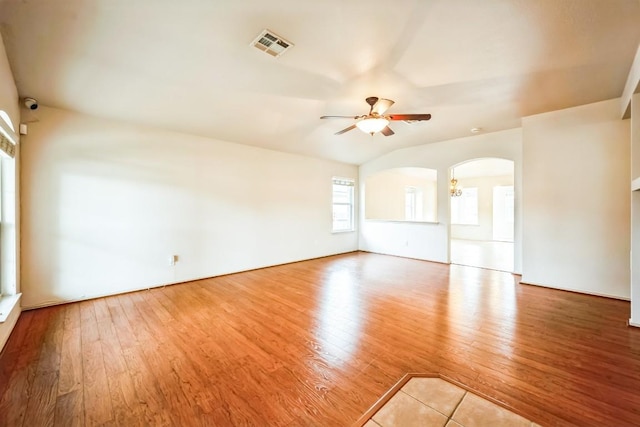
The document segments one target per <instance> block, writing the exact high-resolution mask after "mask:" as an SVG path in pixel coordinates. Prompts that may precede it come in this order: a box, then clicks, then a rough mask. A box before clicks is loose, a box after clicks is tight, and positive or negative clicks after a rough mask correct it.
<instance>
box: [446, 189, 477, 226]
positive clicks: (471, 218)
mask: <svg viewBox="0 0 640 427" xmlns="http://www.w3.org/2000/svg"><path fill="white" fill-rule="evenodd" d="M451 224H461V225H478V189H477V188H474V187H471V188H467V187H465V188H464V189H463V190H462V194H461V195H460V196H458V197H452V198H451Z"/></svg>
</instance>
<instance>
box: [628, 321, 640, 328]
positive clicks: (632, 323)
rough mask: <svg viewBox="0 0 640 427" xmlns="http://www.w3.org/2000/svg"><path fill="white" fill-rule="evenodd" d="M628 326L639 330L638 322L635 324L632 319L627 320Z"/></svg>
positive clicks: (639, 323) (639, 324)
mask: <svg viewBox="0 0 640 427" xmlns="http://www.w3.org/2000/svg"><path fill="white" fill-rule="evenodd" d="M629 326H635V327H636V328H640V322H635V321H634V320H633V319H629Z"/></svg>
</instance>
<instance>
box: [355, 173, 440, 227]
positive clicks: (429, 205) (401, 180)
mask: <svg viewBox="0 0 640 427" xmlns="http://www.w3.org/2000/svg"><path fill="white" fill-rule="evenodd" d="M406 169H408V168H400V169H392V170H388V171H382V172H380V173H376V174H374V175H371V176H369V177H368V178H367V182H365V184H364V192H365V195H364V216H365V218H366V219H381V220H388V221H405V218H406V212H405V191H406V188H407V187H415V188H417V189H419V190H420V193H419V194H420V195H421V198H422V201H421V203H422V214H421V215H419V218H416V219H415V220H416V221H432V222H434V221H436V220H437V214H438V213H437V209H438V207H437V203H438V200H437V194H436V182H437V177H436V173H435V171H431V172H433V173H429V172H430V171H429V170H428V169H423V171H424V175H425V176H424V177H417V176H415V175H414V174H412V173H408V172H407V171H406ZM431 175H433V177H431ZM427 176H428V177H427Z"/></svg>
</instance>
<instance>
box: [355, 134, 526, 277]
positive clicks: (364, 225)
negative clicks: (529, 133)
mask: <svg viewBox="0 0 640 427" xmlns="http://www.w3.org/2000/svg"><path fill="white" fill-rule="evenodd" d="M521 138H522V133H521V129H512V130H508V131H502V132H495V133H487V134H483V135H477V136H472V137H467V138H459V139H455V140H450V141H443V142H437V143H433V144H425V145H421V146H417V147H410V148H405V149H401V150H396V151H394V152H392V153H389V154H387V155H385V156H381V157H379V158H377V159H375V160H373V161H370V162H368V163H365V164H363V165H361V166H360V182H361V183H364V182H365V180H366V179H367V177H369V176H370V175H372V174H374V173H376V172H379V171H383V170H386V169H390V168H397V167H426V168H431V169H436V170H437V173H438V221H439V222H438V223H437V224H420V223H401V222H384V221H367V220H365V219H364V216H363V215H362V213H361V215H360V216H361V218H360V221H361V223H360V243H359V245H360V249H361V250H364V251H370V252H378V253H384V254H390V255H398V256H406V257H411V258H418V259H424V260H429V261H436V262H445V263H446V262H449V221H450V220H449V203H450V200H449V199H450V196H449V182H448V180H447V179H442V177H448V176H449V168H451V167H452V166H454V165H456V164H458V163H462V162H464V161H467V160H472V159H480V158H487V157H496V158H503V159H507V160H512V161H514V177H515V178H514V179H515V183H514V187H515V198H516V201H515V203H516V214H515V216H516V218H515V242H514V261H515V262H514V268H515V271H516V272H520V268H521V267H520V266H521V255H520V254H521V252H520V247H521V246H520V244H521V239H522V232H521V230H522V228H521V227H522V225H521V219H520V218H521V210H520V208H519V207H520V204H521V199H520V194H521V187H522V180H521V161H522V159H521V150H522V140H521ZM361 185H362V184H361Z"/></svg>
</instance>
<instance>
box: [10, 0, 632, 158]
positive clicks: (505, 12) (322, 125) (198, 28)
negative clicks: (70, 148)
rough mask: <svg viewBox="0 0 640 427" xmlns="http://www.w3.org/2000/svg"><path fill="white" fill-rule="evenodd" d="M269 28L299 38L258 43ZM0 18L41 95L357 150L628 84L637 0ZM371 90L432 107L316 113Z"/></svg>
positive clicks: (159, 9)
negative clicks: (413, 117) (395, 118)
mask: <svg viewBox="0 0 640 427" xmlns="http://www.w3.org/2000/svg"><path fill="white" fill-rule="evenodd" d="M264 28H269V29H271V30H272V31H274V32H275V33H277V34H279V35H281V36H282V37H284V38H286V39H288V40H290V41H291V42H293V43H294V44H295V47H293V48H292V49H291V50H290V51H288V52H287V53H285V54H284V55H283V56H282V57H280V58H278V59H275V58H272V57H270V56H268V55H266V54H264V53H262V52H260V51H258V50H257V49H255V48H252V47H249V43H250V42H251V41H252V40H253V39H254V38H255V37H256V36H257V35H258V34H259V33H260V31H261V30H262V29H264ZM0 29H1V31H2V36H3V38H4V43H5V45H6V48H7V52H8V55H9V60H10V63H11V66H12V69H13V71H14V74H15V76H16V83H17V86H18V91H19V93H20V95H21V96H32V97H35V98H37V99H38V100H39V101H40V103H41V104H43V105H49V106H55V107H61V108H66V109H70V110H74V111H79V112H83V113H87V114H91V115H95V116H101V117H107V118H114V119H119V120H125V121H129V122H135V123H140V124H146V125H151V126H156V127H160V128H165V129H172V130H177V131H182V132H188V133H192V134H198V135H205V136H210V137H213V138H219V139H223V140H227V141H232V142H239V143H242V144H250V145H256V146H261V147H266V148H271V149H275V150H282V151H287V152H293V153H301V154H306V155H310V156H316V157H321V158H328V159H334V160H339V161H344V162H349V163H354V164H360V163H362V162H365V161H367V160H370V159H372V158H375V157H377V156H379V155H381V154H383V153H386V152H389V151H393V150H395V149H398V148H401V147H407V146H411V145H419V144H424V143H430V142H435V141H441V140H446V139H451V138H457V137H461V136H469V135H470V132H469V129H470V128H472V127H481V128H483V129H484V131H486V132H492V131H497V130H502V129H508V128H514V127H518V126H520V118H521V117H523V116H527V115H531V114H536V113H541V112H545V111H551V110H557V109H561V108H566V107H571V106H575V105H580V104H585V103H590V102H595V101H599V100H604V99H611V98H616V97H619V96H620V95H621V93H622V90H623V87H624V83H625V80H626V77H627V74H628V72H629V68H630V66H631V63H632V60H633V56H634V54H635V51H636V48H637V46H638V43H639V42H640V1H638V0H484V1H478V0H394V1H388V0H385V1H381V0H349V1H344V0H324V1H314V2H311V1H299V0H272V1H269V2H264V1H257V0H243V1H233V0H206V1H204V0H202V1H199V0H184V1H169V0H135V1H131V0H59V1H51V0H0ZM371 95H373V96H379V97H383V98H390V99H393V100H395V101H396V104H395V105H394V106H393V107H391V109H390V110H389V113H431V114H432V115H433V118H432V119H431V120H430V121H429V122H422V123H417V124H411V125H410V124H407V123H404V122H395V123H393V126H392V127H393V129H394V130H395V132H396V134H395V135H394V136H391V137H384V136H382V135H375V136H374V137H371V136H368V135H366V134H364V133H362V132H360V131H359V130H357V129H356V130H353V131H351V132H349V133H346V134H344V135H342V136H334V135H333V133H334V132H336V131H338V130H340V129H343V128H345V127H347V126H349V125H350V124H351V121H350V120H323V121H321V120H319V117H320V116H321V115H359V114H364V113H366V112H368V106H367V104H366V103H365V101H364V98H366V97H367V96H371Z"/></svg>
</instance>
